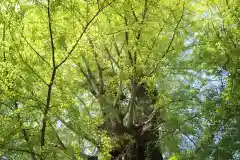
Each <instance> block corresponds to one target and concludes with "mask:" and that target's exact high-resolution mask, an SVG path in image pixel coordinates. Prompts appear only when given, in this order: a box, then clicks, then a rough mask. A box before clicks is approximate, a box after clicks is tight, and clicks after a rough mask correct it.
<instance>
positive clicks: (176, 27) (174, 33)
mask: <svg viewBox="0 0 240 160" xmlns="http://www.w3.org/2000/svg"><path fill="white" fill-rule="evenodd" d="M184 7H185V3H184V4H183V7H182V15H181V17H180V19H179V20H178V22H177V25H176V26H175V28H174V31H173V36H172V38H171V40H170V43H169V45H168V47H167V50H166V51H165V52H164V54H163V55H162V56H161V58H160V59H159V62H158V63H157V65H156V66H155V67H154V68H153V70H152V71H151V72H150V73H149V75H148V76H151V75H152V74H153V72H154V71H155V70H156V69H157V67H158V66H159V65H160V63H161V60H162V59H163V58H164V57H165V56H166V54H167V53H168V52H169V50H170V48H171V46H172V43H173V40H174V39H175V36H176V32H177V29H178V26H179V25H180V23H181V21H182V19H183V16H184V9H185V8H184Z"/></svg>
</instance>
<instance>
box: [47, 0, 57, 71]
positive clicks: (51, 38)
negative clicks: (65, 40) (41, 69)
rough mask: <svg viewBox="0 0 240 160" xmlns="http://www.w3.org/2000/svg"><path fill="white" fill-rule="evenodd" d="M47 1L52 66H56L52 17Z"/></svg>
mask: <svg viewBox="0 0 240 160" xmlns="http://www.w3.org/2000/svg"><path fill="white" fill-rule="evenodd" d="M47 2H48V7H47V10H48V29H49V36H50V41H51V49H52V65H53V68H55V67H56V61H55V47H54V41H53V31H52V19H51V12H50V0H48V1H47Z"/></svg>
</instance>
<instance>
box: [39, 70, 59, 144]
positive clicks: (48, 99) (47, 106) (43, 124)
mask: <svg viewBox="0 0 240 160" xmlns="http://www.w3.org/2000/svg"><path fill="white" fill-rule="evenodd" d="M55 75H56V68H54V69H53V71H52V76H51V81H50V83H49V84H48V92H47V100H46V106H45V108H44V112H43V120H42V128H41V147H43V146H44V144H45V131H46V125H47V114H48V112H49V109H50V102H51V95H52V87H53V82H54V79H55Z"/></svg>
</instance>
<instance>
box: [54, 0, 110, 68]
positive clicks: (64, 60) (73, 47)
mask: <svg viewBox="0 0 240 160" xmlns="http://www.w3.org/2000/svg"><path fill="white" fill-rule="evenodd" d="M112 2H113V1H112ZM112 2H110V3H109V4H108V5H105V6H103V7H102V8H101V9H99V10H98V11H97V13H96V14H95V15H94V16H93V17H92V18H91V19H90V21H89V22H88V23H87V24H86V25H85V27H84V28H83V31H82V33H81V34H80V36H79V37H78V38H77V40H76V42H75V44H74V45H73V46H72V49H71V50H70V51H69V52H68V53H67V56H66V57H65V58H64V59H63V60H62V61H61V62H60V63H59V64H58V65H57V66H56V68H58V67H60V66H61V65H62V64H63V63H65V62H66V61H67V60H68V58H69V57H70V56H71V54H72V52H73V51H74V50H75V48H76V47H77V45H78V44H79V42H80V40H81V39H82V37H83V35H84V33H85V32H86V31H87V29H88V28H89V25H90V24H91V23H92V22H93V21H94V20H95V18H96V17H97V16H98V15H99V13H100V12H101V11H103V9H105V8H106V7H107V6H109V5H110V4H111V3H112Z"/></svg>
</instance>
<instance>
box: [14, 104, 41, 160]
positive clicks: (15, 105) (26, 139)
mask: <svg viewBox="0 0 240 160" xmlns="http://www.w3.org/2000/svg"><path fill="white" fill-rule="evenodd" d="M14 107H15V109H16V110H17V109H18V105H17V102H15V103H14ZM17 118H18V121H19V124H20V127H21V128H22V134H23V136H24V139H25V141H26V142H27V145H28V146H29V149H30V151H31V153H30V154H31V157H32V160H37V158H36V153H35V151H34V149H33V147H32V146H31V145H30V142H29V137H28V133H27V130H26V129H25V128H23V123H22V120H21V117H20V114H19V113H18V114H17Z"/></svg>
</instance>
